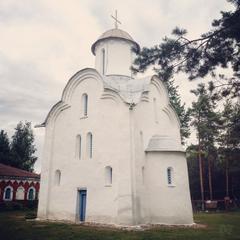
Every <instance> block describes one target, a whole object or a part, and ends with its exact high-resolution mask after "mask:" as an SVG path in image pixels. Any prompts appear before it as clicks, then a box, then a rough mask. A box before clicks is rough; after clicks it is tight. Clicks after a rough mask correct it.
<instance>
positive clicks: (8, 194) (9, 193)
mask: <svg viewBox="0 0 240 240" xmlns="http://www.w3.org/2000/svg"><path fill="white" fill-rule="evenodd" d="M12 199H13V187H12V186H10V185H8V186H7V187H5V189H4V193H3V200H4V201H12Z"/></svg>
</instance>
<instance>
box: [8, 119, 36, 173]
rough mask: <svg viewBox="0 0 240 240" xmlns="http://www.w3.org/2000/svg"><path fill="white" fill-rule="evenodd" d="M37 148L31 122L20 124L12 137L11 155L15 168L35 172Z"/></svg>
mask: <svg viewBox="0 0 240 240" xmlns="http://www.w3.org/2000/svg"><path fill="white" fill-rule="evenodd" d="M35 152H36V148H35V145H34V135H33V131H32V128H31V123H30V122H25V124H23V123H22V122H19V123H18V124H17V127H16V128H15V133H14V135H13V136H12V142H11V154H12V158H13V166H15V167H17V168H21V169H24V170H27V171H33V166H34V163H35V162H36V160H37V157H35V156H34V153H35Z"/></svg>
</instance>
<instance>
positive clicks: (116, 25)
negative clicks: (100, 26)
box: [111, 10, 122, 28]
mask: <svg viewBox="0 0 240 240" xmlns="http://www.w3.org/2000/svg"><path fill="white" fill-rule="evenodd" d="M111 17H112V18H113V19H114V20H115V28H118V23H119V24H122V23H121V22H120V21H119V20H118V19H117V10H115V16H113V15H111Z"/></svg>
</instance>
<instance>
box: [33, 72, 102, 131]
mask: <svg viewBox="0 0 240 240" xmlns="http://www.w3.org/2000/svg"><path fill="white" fill-rule="evenodd" d="M89 78H91V79H94V80H96V81H97V82H98V83H100V84H101V86H102V91H103V90H104V87H103V79H102V76H101V75H100V74H99V73H98V72H97V71H96V70H95V69H93V68H85V69H82V70H81V71H79V72H77V73H76V74H74V75H73V76H72V77H71V78H70V80H69V81H68V83H67V85H66V87H65V88H64V90H63V93H62V97H61V100H60V101H59V102H57V103H56V104H55V105H54V106H53V107H52V108H51V110H50V112H49V113H48V115H47V117H46V119H45V121H44V123H42V124H40V125H37V126H36V127H45V126H46V125H47V124H48V123H49V122H50V121H55V119H56V118H57V116H58V115H59V114H60V113H61V112H62V111H64V110H65V109H68V108H70V107H71V106H70V105H69V102H70V99H71V97H72V95H73V92H74V89H75V87H76V86H77V85H78V84H80V83H81V82H82V81H84V80H85V79H89Z"/></svg>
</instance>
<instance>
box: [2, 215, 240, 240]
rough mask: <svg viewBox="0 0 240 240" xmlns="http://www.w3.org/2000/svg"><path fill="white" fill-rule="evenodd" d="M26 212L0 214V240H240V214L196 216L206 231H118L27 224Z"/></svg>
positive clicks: (29, 222)
mask: <svg viewBox="0 0 240 240" xmlns="http://www.w3.org/2000/svg"><path fill="white" fill-rule="evenodd" d="M25 214H26V212H23V211H18V212H0V239H1V240H21V239H22V240H30V239H31V240H38V239H39V240H45V239H48V240H75V239H84V240H93V239H104V240H108V239H142V240H143V239H145V240H151V239H161V240H164V239H171V240H173V239H184V240H187V239H218V240H221V239H224V240H226V239H240V212H231V213H199V214H195V216H194V218H195V222H196V223H201V224H206V225H207V227H206V228H198V229H197V228H167V227H165V228H158V229H152V230H146V231H120V230H112V229H100V228H93V227H87V226H81V225H74V224H72V225H71V224H63V223H48V222H36V221H26V220H25Z"/></svg>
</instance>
